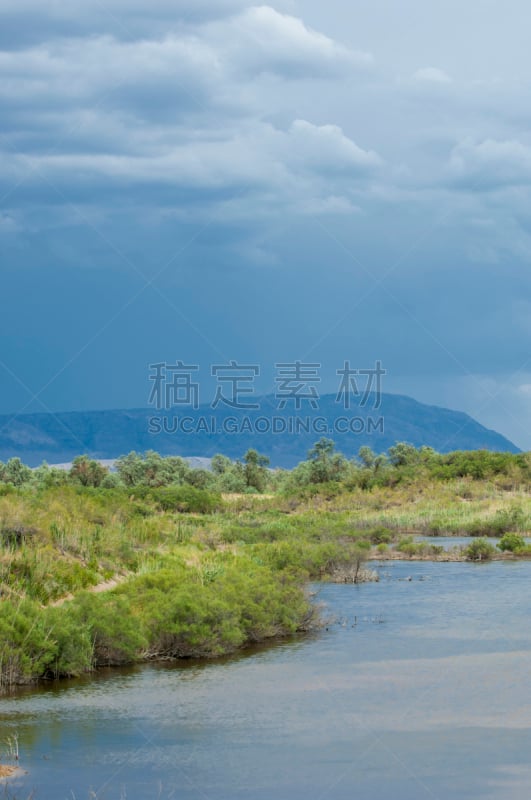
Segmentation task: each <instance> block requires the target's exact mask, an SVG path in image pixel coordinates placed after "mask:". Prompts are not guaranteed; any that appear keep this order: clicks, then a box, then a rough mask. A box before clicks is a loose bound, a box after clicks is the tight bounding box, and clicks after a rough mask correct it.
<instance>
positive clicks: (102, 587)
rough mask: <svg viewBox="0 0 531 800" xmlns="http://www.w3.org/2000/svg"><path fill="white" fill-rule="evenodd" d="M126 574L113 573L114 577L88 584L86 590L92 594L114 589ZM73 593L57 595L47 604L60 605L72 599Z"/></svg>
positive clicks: (124, 578)
mask: <svg viewBox="0 0 531 800" xmlns="http://www.w3.org/2000/svg"><path fill="white" fill-rule="evenodd" d="M127 578H128V576H127V575H115V576H114V578H109V580H108V581H102V582H101V583H97V584H96V585H95V586H88V587H87V592H92V593H93V594H99V593H100V592H108V591H110V590H111V589H114V588H115V587H116V586H118V585H119V584H120V583H123V582H124V581H125V580H127ZM73 599H74V595H73V594H72V593H70V594H66V595H65V596H64V597H59V598H58V599H57V600H53V601H52V602H51V603H48V605H49V606H62V605H63V603H67V602H68V601H69V600H73Z"/></svg>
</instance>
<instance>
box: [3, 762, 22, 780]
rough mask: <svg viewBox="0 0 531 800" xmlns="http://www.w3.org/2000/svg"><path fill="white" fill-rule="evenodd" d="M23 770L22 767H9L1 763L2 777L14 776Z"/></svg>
mask: <svg viewBox="0 0 531 800" xmlns="http://www.w3.org/2000/svg"><path fill="white" fill-rule="evenodd" d="M21 774H22V770H21V769H20V767H8V766H5V765H4V764H0V778H14V777H15V775H21Z"/></svg>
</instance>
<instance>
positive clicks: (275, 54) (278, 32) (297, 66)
mask: <svg viewBox="0 0 531 800" xmlns="http://www.w3.org/2000/svg"><path fill="white" fill-rule="evenodd" d="M228 34H229V37H230V38H229V42H230V45H229V48H230V50H232V54H231V56H232V58H233V59H234V60H235V61H236V63H237V65H238V67H239V68H241V67H244V68H246V69H248V70H250V71H252V72H262V71H263V72H278V73H280V74H283V75H286V76H288V77H290V76H291V77H297V76H298V77H304V78H305V79H307V78H311V77H319V76H332V75H336V76H337V75H339V74H341V72H344V71H345V70H352V69H360V68H363V69H366V68H367V67H370V66H371V65H372V63H373V57H372V55H370V54H369V53H365V52H359V51H355V50H352V49H350V48H348V47H345V46H344V45H342V44H340V43H338V42H336V41H334V40H333V39H330V38H329V37H328V36H325V35H324V34H322V33H319V32H317V31H314V30H312V29H311V28H308V27H307V26H306V25H305V24H304V22H303V21H302V20H301V19H298V18H297V17H293V16H289V15H287V14H281V13H279V12H278V11H276V10H275V9H274V8H271V7H270V6H255V7H253V8H250V9H247V10H246V11H245V12H244V13H243V14H241V15H240V16H239V17H237V18H236V20H235V21H234V25H233V26H232V25H231V30H230V31H228Z"/></svg>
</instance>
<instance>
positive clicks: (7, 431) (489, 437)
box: [0, 394, 518, 467]
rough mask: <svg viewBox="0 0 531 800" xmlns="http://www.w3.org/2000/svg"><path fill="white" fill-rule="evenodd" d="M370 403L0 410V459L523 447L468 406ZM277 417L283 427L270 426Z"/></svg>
mask: <svg viewBox="0 0 531 800" xmlns="http://www.w3.org/2000/svg"><path fill="white" fill-rule="evenodd" d="M371 402H372V401H370V402H369V403H368V404H367V406H366V407H364V408H360V407H353V408H351V409H349V410H346V409H345V408H344V407H343V406H342V405H341V404H338V403H337V402H336V398H335V396H334V395H325V396H323V397H321V398H320V399H319V408H318V409H317V410H312V409H309V408H303V409H302V410H300V411H294V410H293V409H292V408H291V409H290V408H286V409H284V410H278V409H277V407H276V406H277V404H278V401H275V399H274V398H273V397H263V398H261V400H260V408H259V409H258V410H250V411H247V410H241V409H231V408H227V407H224V406H221V405H220V406H218V408H217V409H215V410H212V408H211V407H210V406H202V407H200V408H199V409H198V410H196V411H191V410H190V409H188V408H183V409H177V410H174V411H172V412H159V411H156V410H154V409H145V408H144V409H127V410H123V409H119V410H112V411H80V412H64V413H58V414H24V415H21V416H20V417H15V418H14V419H12V418H11V417H9V416H0V460H2V461H6V460H7V459H9V458H11V457H13V456H19V457H20V458H21V459H22V460H23V461H24V462H25V463H27V464H29V465H30V466H36V465H38V464H40V463H41V462H42V461H47V462H48V463H51V464H56V463H60V462H69V461H71V460H72V458H73V457H74V456H76V455H80V454H81V453H87V454H89V455H91V456H92V457H94V458H99V459H109V458H115V457H116V456H119V455H122V454H124V453H128V452H129V451H131V450H137V451H139V452H144V451H145V450H156V451H158V452H159V453H161V454H163V455H170V454H171V455H181V456H196V457H201V458H208V457H210V456H212V455H213V454H214V453H219V452H221V453H224V454H225V455H227V456H229V457H231V458H240V457H241V456H242V455H243V454H244V453H245V451H246V450H247V449H248V448H249V447H255V448H256V449H257V450H259V451H260V452H262V453H265V454H267V455H268V456H269V457H270V459H271V464H272V466H282V467H292V466H294V465H295V464H297V463H298V462H299V461H301V460H303V459H304V458H306V455H307V451H308V449H309V448H310V447H311V446H312V445H313V444H314V442H316V441H317V440H318V439H319V438H321V436H326V437H328V438H331V439H333V440H334V441H335V442H336V444H337V447H338V449H339V450H341V451H342V452H343V453H345V455H346V456H348V457H352V456H353V455H355V454H356V453H357V451H358V450H359V448H360V447H361V446H362V445H369V446H370V447H372V449H373V450H375V451H376V452H383V451H385V450H387V449H388V448H389V447H390V446H391V445H393V444H395V442H397V441H406V442H410V443H411V444H414V445H416V446H420V445H429V446H431V447H433V448H435V449H436V450H439V451H440V452H448V451H450V450H475V449H488V450H498V451H508V452H513V453H515V452H518V448H517V447H516V446H515V445H514V444H513V443H512V442H510V441H509V440H508V439H506V438H505V437H504V436H501V435H500V434H499V433H496V432H495V431H491V430H488V429H487V428H485V427H483V425H480V424H479V423H478V422H476V421H475V420H474V419H472V417H470V416H468V415H467V414H464V413H462V412H459V411H450V410H449V409H447V408H439V407H437V406H430V405H425V404H424V403H419V402H417V401H416V400H413V399H412V398H410V397H405V396H402V395H392V394H386V395H383V396H382V401H381V406H380V408H378V409H374V408H373V407H372V405H371ZM164 415H166V420H165V421H163V419H162V418H163V417H164ZM175 417H176V418H177V422H176V420H175ZM183 417H184V418H186V419H187V422H186V427H187V429H189V430H192V431H193V432H191V433H185V432H183V431H182V430H178V428H179V425H180V422H179V420H181V421H182V419H183ZM297 420H298V422H297ZM382 420H383V422H382ZM273 424H274V425H275V426H276V428H277V430H278V432H274V431H273V430H272V429H271V428H272V426H273ZM297 425H298V426H299V430H298V432H296V430H295V429H296V427H297ZM227 427H228V428H230V429H234V430H227ZM283 427H284V430H282V428H283ZM349 427H350V428H351V430H349ZM257 428H258V432H257V430H256V429H257ZM290 428H291V430H292V432H290ZM261 431H263V432H261Z"/></svg>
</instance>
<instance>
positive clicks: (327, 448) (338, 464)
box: [308, 437, 348, 483]
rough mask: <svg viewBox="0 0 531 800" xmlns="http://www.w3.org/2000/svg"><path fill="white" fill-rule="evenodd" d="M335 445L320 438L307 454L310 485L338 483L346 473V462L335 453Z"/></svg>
mask: <svg viewBox="0 0 531 800" xmlns="http://www.w3.org/2000/svg"><path fill="white" fill-rule="evenodd" d="M335 448H336V445H335V443H334V442H333V441H332V439H326V438H324V437H323V438H321V439H319V441H318V442H316V443H315V444H314V446H313V447H312V449H311V450H310V451H309V452H308V460H309V462H310V481H311V483H329V482H330V481H340V480H341V479H342V478H344V477H345V474H346V473H347V471H348V461H347V460H346V458H345V457H344V456H343V455H341V453H335V452H334V451H335Z"/></svg>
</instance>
